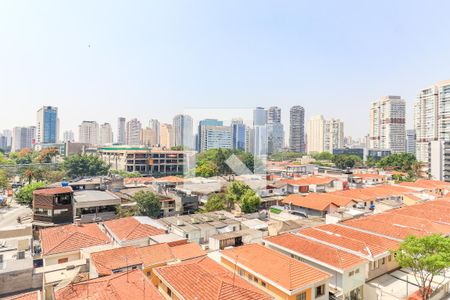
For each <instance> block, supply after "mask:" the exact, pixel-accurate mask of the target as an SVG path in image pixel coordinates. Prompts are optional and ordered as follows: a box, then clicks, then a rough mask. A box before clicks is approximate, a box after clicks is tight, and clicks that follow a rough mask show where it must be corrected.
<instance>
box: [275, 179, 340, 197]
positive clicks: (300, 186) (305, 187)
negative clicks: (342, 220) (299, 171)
mask: <svg viewBox="0 0 450 300" xmlns="http://www.w3.org/2000/svg"><path fill="white" fill-rule="evenodd" d="M281 181H282V182H285V183H287V192H288V193H289V194H298V193H309V192H314V193H325V192H332V191H335V190H342V189H343V185H342V182H341V181H340V180H339V179H337V178H334V177H325V176H307V177H300V178H294V179H282V180H281Z"/></svg>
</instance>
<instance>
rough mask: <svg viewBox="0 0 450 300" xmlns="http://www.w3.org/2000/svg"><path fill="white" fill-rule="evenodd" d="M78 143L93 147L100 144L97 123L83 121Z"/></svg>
mask: <svg viewBox="0 0 450 300" xmlns="http://www.w3.org/2000/svg"><path fill="white" fill-rule="evenodd" d="M78 141H79V142H80V143H86V144H91V145H98V144H99V128H98V123H97V122H95V121H83V122H82V123H81V125H80V126H79V127H78Z"/></svg>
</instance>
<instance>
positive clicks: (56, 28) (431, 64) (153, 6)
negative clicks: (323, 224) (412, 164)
mask: <svg viewBox="0 0 450 300" xmlns="http://www.w3.org/2000/svg"><path fill="white" fill-rule="evenodd" d="M449 8H450V4H449V3H448V1H433V3H432V5H430V4H429V3H424V2H422V1H395V2H393V1H376V2H372V3H368V2H365V3H361V2H360V1H346V2H332V1H327V2H324V1H320V2H314V3H313V2H299V1H287V2H283V3H278V2H269V1H246V2H245V3H242V2H239V1H226V2H217V1H196V2H188V1H182V2H177V3H171V2H167V1H160V2H148V1H132V2H128V1H127V2H126V3H120V2H110V1H95V2H92V1H78V2H76V3H75V2H72V3H69V2H60V1H39V2H37V1H2V2H1V3H0V40H1V44H2V47H0V99H1V102H2V104H6V105H3V106H2V109H1V113H2V116H1V119H0V128H12V127H13V126H29V125H33V124H34V122H35V114H36V110H37V109H38V108H39V107H41V106H42V105H52V106H57V107H58V108H59V117H60V120H61V132H63V131H64V130H68V129H70V130H74V131H76V130H77V126H78V125H79V124H80V123H81V121H83V120H96V121H98V122H110V123H111V124H112V126H113V128H117V125H116V120H117V117H119V116H124V117H126V118H127V119H131V118H134V117H136V118H138V119H140V120H142V121H145V120H148V119H150V118H156V119H159V120H160V121H161V122H169V123H170V122H171V120H172V117H173V116H174V115H175V114H177V113H182V112H183V111H184V110H186V109H192V108H201V109H204V108H209V107H216V108H224V107H225V108H233V109H234V108H254V107H256V106H263V107H269V106H274V105H276V106H279V107H280V108H281V109H282V121H283V123H285V126H286V128H287V126H288V121H289V117H288V112H289V108H290V107H291V106H293V105H302V106H303V107H304V108H305V113H306V118H305V119H309V117H310V116H312V115H315V114H323V115H325V116H327V117H333V118H340V119H341V120H343V121H344V123H345V125H346V127H345V134H346V135H351V136H354V137H362V136H364V135H366V134H367V133H368V131H369V124H368V122H367V120H368V117H369V113H368V107H369V103H370V102H371V101H374V100H376V99H378V98H379V97H380V96H384V95H400V96H401V97H402V98H403V99H405V100H406V102H407V113H406V118H407V128H411V127H412V121H411V120H412V103H413V101H415V99H416V95H417V94H418V91H419V90H420V89H422V88H425V87H427V86H430V85H432V84H434V83H435V82H437V81H440V80H444V79H447V78H448V77H449V76H448V70H450V60H449V59H448V53H449V52H450V40H449V39H448V38H446V36H447V35H448V28H449V27H450V19H449V18H448V16H447V12H448V10H449ZM419 20H423V21H419Z"/></svg>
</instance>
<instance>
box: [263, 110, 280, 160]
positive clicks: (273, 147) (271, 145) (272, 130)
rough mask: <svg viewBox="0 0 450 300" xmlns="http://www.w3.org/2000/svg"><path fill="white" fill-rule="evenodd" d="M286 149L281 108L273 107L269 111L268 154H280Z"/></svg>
mask: <svg viewBox="0 0 450 300" xmlns="http://www.w3.org/2000/svg"><path fill="white" fill-rule="evenodd" d="M283 147H284V128H283V124H282V123H281V108H279V107H277V106H272V107H270V108H269V110H268V111H267V153H268V154H273V153H277V152H280V151H281V150H282V149H283Z"/></svg>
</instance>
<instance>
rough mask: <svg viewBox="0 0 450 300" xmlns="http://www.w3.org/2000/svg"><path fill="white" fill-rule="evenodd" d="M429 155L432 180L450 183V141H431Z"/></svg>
mask: <svg viewBox="0 0 450 300" xmlns="http://www.w3.org/2000/svg"><path fill="white" fill-rule="evenodd" d="M428 153H429V154H428V174H429V177H430V179H433V180H441V181H446V182H450V141H442V140H441V141H431V142H430V143H429V150H428Z"/></svg>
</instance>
